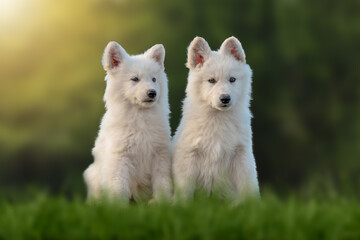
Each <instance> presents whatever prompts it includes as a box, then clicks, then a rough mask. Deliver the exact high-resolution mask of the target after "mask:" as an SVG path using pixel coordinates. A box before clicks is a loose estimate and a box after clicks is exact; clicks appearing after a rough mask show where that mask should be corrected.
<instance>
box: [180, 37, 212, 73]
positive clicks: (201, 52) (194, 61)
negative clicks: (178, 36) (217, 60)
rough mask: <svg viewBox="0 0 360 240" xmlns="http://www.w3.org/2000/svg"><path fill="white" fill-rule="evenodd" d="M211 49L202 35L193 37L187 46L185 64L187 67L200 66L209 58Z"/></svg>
mask: <svg viewBox="0 0 360 240" xmlns="http://www.w3.org/2000/svg"><path fill="white" fill-rule="evenodd" d="M210 53H211V49H210V47H209V44H208V43H207V42H206V41H205V39H203V38H202V37H195V38H194V40H192V42H191V43H190V45H189V48H188V58H187V64H186V66H187V67H188V68H189V69H195V68H196V67H201V66H202V65H203V64H204V62H205V61H206V60H207V59H208V58H209V55H210Z"/></svg>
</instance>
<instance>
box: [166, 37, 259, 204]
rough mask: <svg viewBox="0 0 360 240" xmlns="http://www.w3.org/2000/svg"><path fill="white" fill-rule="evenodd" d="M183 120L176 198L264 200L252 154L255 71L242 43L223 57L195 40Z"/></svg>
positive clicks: (175, 147) (228, 45) (176, 146)
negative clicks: (202, 196) (205, 196)
mask: <svg viewBox="0 0 360 240" xmlns="http://www.w3.org/2000/svg"><path fill="white" fill-rule="evenodd" d="M187 67H188V68H189V70H190V71H189V77H188V84H187V87H186V98H185V100H184V106H183V117H182V120H181V122H180V125H179V127H178V129H177V132H176V134H175V136H174V139H173V142H172V152H173V175H174V181H175V186H176V187H177V190H176V197H179V198H185V199H186V198H189V197H192V196H193V193H194V191H195V190H196V189H201V190H204V191H206V192H207V193H209V194H212V193H218V194H220V195H221V196H223V197H225V198H227V199H231V200H233V201H235V203H237V202H239V201H241V200H243V199H244V198H245V197H248V196H255V197H256V196H258V195H259V185H258V180H257V173H256V164H255V159H254V155H253V151H252V131H251V117H252V115H251V112H250V110H249V103H250V98H251V96H250V95H251V76H252V71H251V69H250V67H249V65H247V64H246V63H245V53H244V51H243V48H242V46H241V43H240V42H239V41H238V40H237V39H236V38H235V37H230V38H228V39H226V40H225V41H224V42H223V44H222V45H221V47H220V50H219V51H216V52H215V51H211V49H210V47H209V45H208V43H207V42H206V41H205V40H204V39H203V38H200V37H196V38H195V39H194V40H193V41H192V42H191V44H190V46H189V48H188V61H187Z"/></svg>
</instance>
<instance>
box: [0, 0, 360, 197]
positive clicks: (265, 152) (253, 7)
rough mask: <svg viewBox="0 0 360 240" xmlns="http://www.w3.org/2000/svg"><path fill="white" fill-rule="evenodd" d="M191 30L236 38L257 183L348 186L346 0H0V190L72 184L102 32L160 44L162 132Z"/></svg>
mask: <svg viewBox="0 0 360 240" xmlns="http://www.w3.org/2000/svg"><path fill="white" fill-rule="evenodd" d="M195 36H202V37H204V38H205V39H206V40H207V41H208V42H209V44H210V46H211V48H212V49H214V50H216V49H218V48H219V47H220V45H221V43H222V42H223V40H224V39H226V38H227V37H229V36H236V37H237V38H238V39H239V40H240V41H241V42H242V44H243V47H244V49H245V52H246V55H247V62H248V63H249V64H250V66H251V67H252V69H253V71H254V77H253V101H252V112H253V114H254V120H253V131H254V152H255V157H256V160H257V165H258V173H259V179H260V184H261V185H262V186H270V187H271V188H273V189H275V190H276V191H278V192H281V191H297V190H299V189H301V188H302V186H305V185H306V184H308V183H309V182H312V181H323V180H324V181H326V182H328V183H329V184H331V185H334V187H336V188H339V189H340V190H341V188H342V186H344V183H346V186H350V188H351V189H355V188H356V187H358V186H360V177H359V170H360V70H359V69H360V61H359V56H360V47H359V43H360V2H359V1H358V0H343V1H335V0H319V1H312V0H252V1H235V0H222V1H212V0H193V1H190V0H182V1H175V0H152V1H146V0H136V1H135V0H132V1H130V0H118V1H116V0H112V1H111V0H92V1H91V0H78V1H70V0H62V1H46V0H0V80H1V85H0V96H1V101H0V192H1V194H4V195H6V194H9V193H11V192H17V191H22V189H24V187H26V186H29V185H32V186H36V187H38V188H42V189H47V190H49V191H51V192H53V193H66V194H73V193H80V194H83V193H84V184H83V180H82V171H83V170H84V169H85V168H86V167H87V165H89V164H90V163H91V162H92V160H93V159H92V156H91V154H90V150H91V148H92V146H93V143H94V140H95V137H96V135H97V131H98V126H99V122H100V119H101V116H102V114H103V113H104V103H103V102H102V96H103V93H104V88H105V82H104V80H103V79H104V76H105V73H104V71H103V68H102V66H101V64H100V60H101V56H102V52H103V50H104V48H105V46H106V44H107V43H108V42H109V41H110V40H115V41H117V42H119V43H120V44H121V45H122V46H123V47H124V48H125V49H126V50H127V52H128V53H130V54H139V53H141V52H144V51H145V50H146V49H148V48H150V47H151V46H152V45H154V44H156V43H162V44H164V46H165V48H166V60H165V66H166V72H167V75H168V78H169V88H170V89H169V92H170V94H169V96H170V105H171V111H172V114H171V127H172V131H173V132H174V131H175V129H176V127H177V125H178V123H179V120H180V116H181V101H182V99H183V98H184V91H185V85H186V79H187V72H188V71H187V69H186V68H185V62H186V48H187V46H188V44H189V43H190V42H191V40H192V39H193V38H194V37H195Z"/></svg>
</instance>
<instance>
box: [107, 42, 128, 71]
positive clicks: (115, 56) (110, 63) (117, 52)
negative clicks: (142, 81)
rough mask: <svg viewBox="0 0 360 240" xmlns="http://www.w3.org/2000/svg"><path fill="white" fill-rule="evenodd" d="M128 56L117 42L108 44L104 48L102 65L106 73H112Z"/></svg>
mask: <svg viewBox="0 0 360 240" xmlns="http://www.w3.org/2000/svg"><path fill="white" fill-rule="evenodd" d="M128 56H129V55H128V54H127V53H126V51H125V50H124V49H123V48H122V47H121V46H120V44H118V43H117V42H114V41H112V42H109V43H108V45H107V46H106V48H105V51H104V55H103V58H102V65H103V67H104V69H105V71H107V72H113V71H114V70H116V69H117V68H118V67H119V66H120V64H122V63H123V62H124V60H125V58H126V57H128Z"/></svg>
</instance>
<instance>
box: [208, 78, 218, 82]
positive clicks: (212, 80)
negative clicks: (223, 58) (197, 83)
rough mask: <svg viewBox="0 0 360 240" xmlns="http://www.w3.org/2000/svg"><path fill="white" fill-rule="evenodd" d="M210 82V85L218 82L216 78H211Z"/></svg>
mask: <svg viewBox="0 0 360 240" xmlns="http://www.w3.org/2000/svg"><path fill="white" fill-rule="evenodd" d="M208 82H209V83H216V81H215V79H214V78H210V79H209V80H208Z"/></svg>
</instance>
